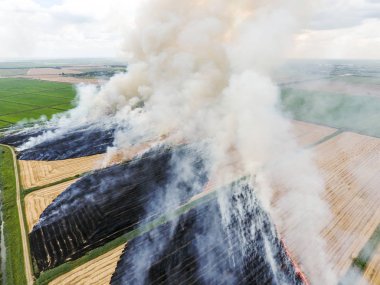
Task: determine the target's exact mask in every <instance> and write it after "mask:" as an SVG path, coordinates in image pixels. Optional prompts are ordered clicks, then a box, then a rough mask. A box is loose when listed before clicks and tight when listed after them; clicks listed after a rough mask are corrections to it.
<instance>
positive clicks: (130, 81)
mask: <svg viewBox="0 0 380 285" xmlns="http://www.w3.org/2000/svg"><path fill="white" fill-rule="evenodd" d="M312 2H314V1H296V0H285V1H278V0H266V1H264V0H256V1H248V0H236V1H229V0H209V1H204V0H203V1H202V0H196V1H176V0H156V1H145V2H144V3H143V4H142V5H141V9H140V10H139V14H138V16H137V17H136V22H135V25H134V29H133V30H131V31H128V32H127V33H126V38H125V46H124V52H125V54H126V56H127V58H128V60H129V65H128V72H127V73H126V74H121V75H117V76H115V77H114V78H112V79H111V80H110V81H109V82H108V83H107V84H106V85H104V86H102V87H100V88H95V87H91V86H90V87H89V86H85V87H80V88H79V90H78V94H79V96H78V106H77V107H76V108H75V109H73V110H71V111H69V112H68V113H66V114H65V115H64V116H61V117H57V118H55V119H54V121H55V122H56V123H57V124H58V125H59V126H60V127H61V129H62V128H68V127H70V126H72V125H73V124H79V123H81V124H87V123H91V122H99V121H101V122H112V123H117V124H119V126H121V128H120V130H119V131H117V134H116V140H115V143H114V145H115V148H116V149H123V148H128V147H129V146H130V145H133V144H136V143H138V142H140V141H144V140H148V139H152V138H159V137H162V136H165V138H166V140H167V141H168V142H169V143H170V142H178V141H189V142H192V141H199V140H205V139H206V140H207V141H208V145H209V147H208V151H209V152H210V153H211V156H212V158H213V159H212V165H211V168H212V169H213V172H214V173H215V175H214V177H213V179H214V180H216V182H217V183H218V184H225V183H228V182H230V181H231V179H232V178H239V177H241V176H243V175H249V176H251V178H252V179H251V180H252V183H253V184H255V185H256V187H255V189H259V190H258V195H259V197H260V199H261V200H262V203H263V204H264V205H266V206H267V210H269V211H270V212H271V213H272V214H274V216H275V220H276V222H277V224H278V225H279V227H280V228H281V229H285V230H284V231H285V233H286V235H285V237H286V240H287V241H289V242H290V243H292V244H296V245H297V246H296V248H294V249H293V250H294V251H295V255H296V256H297V257H298V258H299V259H300V261H301V266H302V268H303V269H304V270H305V271H306V273H307V275H308V276H309V278H310V279H311V281H312V283H313V284H335V283H336V280H335V277H334V274H333V273H332V272H331V271H330V267H329V265H328V261H327V260H326V256H325V250H324V242H323V240H322V238H321V237H320V232H321V230H322V226H323V225H324V224H325V221H326V219H328V214H329V211H328V208H327V206H326V205H325V203H324V201H323V200H322V199H321V194H322V192H323V190H324V185H323V181H322V180H321V178H320V176H319V174H318V171H317V170H316V168H315V167H314V166H313V164H312V163H311V154H310V153H307V152H305V151H301V150H300V149H299V147H298V146H297V144H296V143H295V140H294V138H293V135H292V131H291V125H290V122H289V121H288V120H287V119H285V117H284V116H283V115H282V114H281V113H280V111H279V110H278V109H277V105H278V103H279V102H278V95H279V89H278V87H277V86H276V85H275V84H274V83H273V82H272V80H271V79H270V76H271V73H272V72H273V70H274V68H276V67H277V66H278V65H279V64H280V63H281V62H282V59H283V56H284V55H285V54H286V52H287V51H288V49H289V48H290V47H291V45H292V40H293V35H294V34H295V33H296V32H297V31H299V29H301V28H302V27H303V25H304V24H305V22H306V21H307V19H308V16H309V13H311V12H312V8H313V7H312V6H313V5H312ZM126 124H127V125H128V126H129V128H128V131H125V128H122V127H123V126H125V125H126ZM51 135H54V134H50V136H51ZM48 137H49V136H45V137H40V138H37V139H35V140H36V141H40V140H41V138H42V139H43V140H45V139H48ZM28 146H30V144H29V145H28ZM179 174H180V173H179ZM173 195H175V194H173ZM220 201H221V204H222V205H223V209H224V210H225V211H226V212H225V213H224V214H225V215H226V217H228V212H229V209H228V203H226V201H224V202H222V201H223V197H220ZM227 202H228V201H227ZM248 205H249V204H248ZM283 213H286V215H284V214H283ZM290 225H292V226H291V227H290ZM286 229H288V230H286Z"/></svg>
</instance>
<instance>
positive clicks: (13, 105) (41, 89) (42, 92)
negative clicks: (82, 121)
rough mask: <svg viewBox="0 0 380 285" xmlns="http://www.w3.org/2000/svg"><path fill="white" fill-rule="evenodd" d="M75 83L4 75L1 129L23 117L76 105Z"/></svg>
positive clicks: (0, 89) (49, 113) (0, 95)
mask: <svg viewBox="0 0 380 285" xmlns="http://www.w3.org/2000/svg"><path fill="white" fill-rule="evenodd" d="M74 98H75V90H74V88H73V86H72V85H71V84H66V83H57V82H48V81H40V80H30V79H16V78H0V128H4V127H9V126H10V125H12V124H14V123H17V122H19V121H21V120H23V119H28V120H29V119H38V118H40V117H41V116H43V115H44V116H47V117H48V118H51V116H52V115H54V114H56V113H60V112H62V111H66V110H68V109H70V108H71V107H72V104H71V102H72V100H73V99H74Z"/></svg>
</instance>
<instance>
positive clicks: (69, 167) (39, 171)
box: [19, 154, 105, 189]
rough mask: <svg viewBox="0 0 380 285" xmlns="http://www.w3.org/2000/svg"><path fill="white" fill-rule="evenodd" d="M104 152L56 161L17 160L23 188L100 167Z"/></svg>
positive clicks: (41, 184) (48, 182)
mask: <svg viewBox="0 0 380 285" xmlns="http://www.w3.org/2000/svg"><path fill="white" fill-rule="evenodd" d="M104 158H105V155H104V154H99V155H93V156H87V157H82V158H75V159H66V160H57V161H34V160H19V165H20V178H21V185H22V187H23V188H24V189H28V188H32V187H38V186H43V185H48V184H51V183H54V182H57V181H61V180H63V179H65V178H69V177H74V176H76V175H79V174H82V173H85V172H88V171H91V170H94V169H96V168H101V166H102V161H103V159H104Z"/></svg>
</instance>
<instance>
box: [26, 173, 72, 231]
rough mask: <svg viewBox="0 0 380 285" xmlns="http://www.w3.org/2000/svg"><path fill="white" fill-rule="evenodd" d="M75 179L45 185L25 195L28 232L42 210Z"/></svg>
mask: <svg viewBox="0 0 380 285" xmlns="http://www.w3.org/2000/svg"><path fill="white" fill-rule="evenodd" d="M75 181H77V180H70V181H67V182H64V183H61V184H58V185H54V186H51V187H47V188H44V189H42V190H38V191H35V192H32V193H30V194H28V195H27V196H26V197H25V200H24V202H25V214H26V220H27V223H28V229H29V232H30V231H31V230H32V228H33V226H34V225H35V224H36V223H37V222H38V220H39V218H40V216H41V214H42V212H43V211H44V210H45V209H46V208H47V206H49V205H50V203H51V202H53V200H54V199H55V198H57V196H58V195H59V194H61V193H62V192H63V191H64V190H65V189H66V188H67V187H69V186H70V185H71V184H73V183H74V182H75Z"/></svg>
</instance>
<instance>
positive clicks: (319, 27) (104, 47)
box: [0, 0, 380, 59]
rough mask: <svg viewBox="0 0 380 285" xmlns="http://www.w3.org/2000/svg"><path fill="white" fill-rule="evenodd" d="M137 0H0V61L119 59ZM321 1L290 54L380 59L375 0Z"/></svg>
mask: <svg viewBox="0 0 380 285" xmlns="http://www.w3.org/2000/svg"><path fill="white" fill-rule="evenodd" d="M300 1H302V0H300ZM138 2H139V1H137V0H134V1H132V0H0V59H29V58H83V57H85V58H89V57H91V58H95V57H108V58H114V57H120V56H121V53H120V46H121V44H122V38H123V37H122V33H123V32H125V29H126V27H127V26H128V25H131V24H132V23H133V16H134V15H135V10H136V6H137V4H136V3H138ZM321 2H322V3H321V4H320V6H319V8H318V9H317V10H316V13H315V15H314V16H313V19H311V21H310V23H309V25H308V26H306V27H305V29H304V30H302V31H301V32H300V33H299V34H298V35H297V36H296V38H295V47H294V49H293V51H292V52H291V53H290V54H289V57H291V58H321V59H325V58H326V59H328V58H332V59H341V58H342V59H344V58H347V59H380V0H321Z"/></svg>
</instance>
